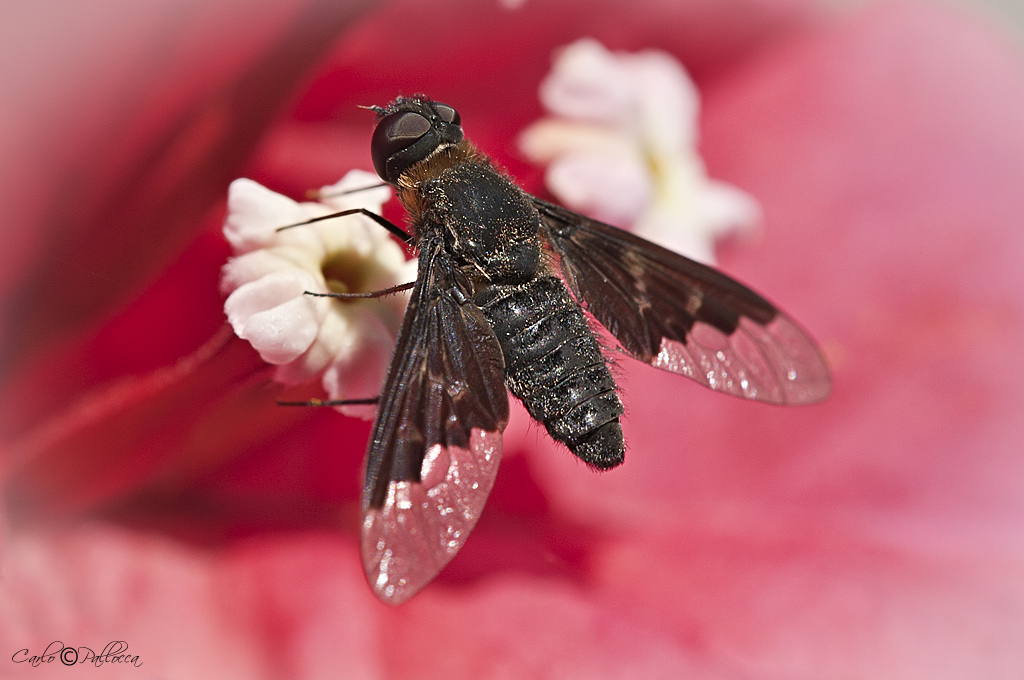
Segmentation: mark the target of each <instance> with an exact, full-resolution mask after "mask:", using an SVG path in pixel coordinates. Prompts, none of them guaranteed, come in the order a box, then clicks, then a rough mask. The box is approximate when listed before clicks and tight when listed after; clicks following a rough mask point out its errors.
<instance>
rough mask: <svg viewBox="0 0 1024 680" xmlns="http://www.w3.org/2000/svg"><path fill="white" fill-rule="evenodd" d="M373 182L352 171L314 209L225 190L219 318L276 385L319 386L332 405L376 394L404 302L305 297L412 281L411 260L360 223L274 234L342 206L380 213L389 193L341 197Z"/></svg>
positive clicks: (358, 411)
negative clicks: (271, 372)
mask: <svg viewBox="0 0 1024 680" xmlns="http://www.w3.org/2000/svg"><path fill="white" fill-rule="evenodd" d="M379 183H380V180H379V179H378V178H377V176H376V175H373V174H371V173H368V172H364V171H361V170H353V171H352V172H350V173H348V174H347V175H346V176H345V177H344V178H343V179H342V180H341V181H340V182H338V183H337V184H335V185H333V186H329V187H324V188H323V189H321V190H320V194H321V196H323V197H324V198H323V199H322V200H323V201H324V202H323V203H297V202H295V201H293V200H291V199H290V198H287V197H285V196H282V195H280V194H277V193H274V192H273V191H271V190H269V189H267V188H265V187H263V186H261V185H259V184H257V183H256V182H253V181H252V180H248V179H238V180H235V181H234V182H232V183H231V187H230V189H229V190H228V216H227V219H226V220H225V222H224V236H225V237H226V238H227V240H228V242H229V243H230V244H231V246H232V248H233V250H234V253H235V257H232V258H231V259H230V260H228V262H227V264H226V265H224V269H223V271H222V274H221V291H222V292H223V293H224V294H225V295H227V300H226V301H225V302H224V313H225V314H226V315H227V317H228V321H229V322H230V323H231V326H232V327H233V328H234V330H235V333H236V334H237V335H238V337H240V338H243V339H245V340H248V341H249V342H250V343H251V344H252V346H253V347H254V348H255V349H256V350H257V351H258V352H259V354H260V356H261V357H262V358H263V360H264V361H266V362H267V363H270V364H274V365H276V366H277V371H276V373H275V378H276V379H277V380H278V381H279V382H281V383H284V384H288V385H294V384H300V383H304V382H309V381H311V380H314V379H319V380H320V381H321V384H322V385H323V387H324V390H325V391H326V392H327V394H328V396H329V397H330V398H331V399H358V398H366V397H374V396H377V395H378V393H379V391H380V387H381V383H382V382H383V379H384V373H385V371H386V370H387V365H388V361H389V359H390V356H391V351H392V349H393V347H394V341H395V336H396V335H397V332H398V328H399V326H400V325H401V321H402V314H403V313H404V310H405V303H406V299H407V296H406V295H404V294H398V295H390V296H386V297H381V298H375V299H363V300H337V299H332V298H325V297H314V296H310V295H306V294H305V292H306V291H310V292H313V293H326V292H370V291H374V290H380V289H383V288H388V287H390V286H394V285H397V284H399V283H405V282H407V281H411V280H412V279H413V278H414V277H415V275H416V261H415V260H409V261H407V260H406V258H405V254H404V253H403V251H402V248H401V247H400V246H399V245H398V243H396V242H395V240H394V239H393V238H392V237H391V236H389V235H388V232H387V231H385V230H384V229H383V228H381V226H380V225H378V224H376V223H374V222H373V221H372V220H370V219H369V218H367V217H364V216H362V215H350V216H346V217H341V218H337V219H330V220H324V221H322V222H315V223H313V224H308V225H303V226H300V227H295V228H293V229H286V230H284V231H277V229H278V228H279V227H283V226H286V225H290V224H295V223H298V222H303V221H305V220H307V219H309V218H311V217H319V216H321V215H328V214H331V213H334V212H339V211H341V210H346V209H349V208H359V207H362V208H367V209H368V210H370V211H372V212H375V213H378V214H379V213H380V210H381V206H382V205H383V204H384V202H385V201H387V200H388V199H389V198H390V196H391V189H390V188H389V187H386V186H384V187H379V188H374V189H369V190H366V191H359V192H355V193H349V194H342V193H341V192H344V191H346V190H351V189H358V188H362V187H367V186H372V185H375V184H379ZM341 410H342V412H344V413H347V414H349V415H360V416H364V417H365V416H369V415H370V414H372V412H373V408H372V407H365V406H346V407H342V408H341Z"/></svg>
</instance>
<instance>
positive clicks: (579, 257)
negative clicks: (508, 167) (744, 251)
mask: <svg viewBox="0 0 1024 680" xmlns="http://www.w3.org/2000/svg"><path fill="white" fill-rule="evenodd" d="M533 201H534V205H535V206H536V207H537V210H538V211H539V212H540V215H541V220H542V221H543V223H544V225H545V226H546V227H547V229H548V232H549V233H548V234H547V237H548V239H549V240H550V242H551V245H552V247H553V248H554V249H555V251H556V252H557V253H558V254H559V256H560V257H561V267H562V273H563V275H564V276H565V278H566V280H567V282H568V284H569V287H570V288H571V289H572V291H573V293H575V294H576V296H577V298H578V299H580V300H582V301H583V302H584V303H585V304H586V307H587V310H588V311H589V312H590V313H591V314H593V315H594V317H595V318H597V320H598V321H600V322H601V323H602V324H603V325H604V326H605V328H607V329H608V330H609V331H610V332H611V334H612V335H614V336H615V338H616V339H617V340H618V341H619V343H621V345H622V347H623V349H625V350H626V351H627V352H629V354H631V355H633V356H634V357H636V358H637V359H639V360H640V361H644V362H647V363H649V364H651V365H652V366H654V367H656V368H661V369H664V370H667V371H672V372H673V373H679V374H681V375H685V376H687V377H689V378H693V379H694V380H697V381H698V382H702V383H704V384H705V385H707V386H709V387H711V388H712V389H715V390H719V391H721V392H726V393H728V394H733V395H736V396H738V397H743V398H745V399H755V400H758V401H765V402H769V403H773V404H810V403H814V402H817V401H821V400H822V399H824V398H825V397H826V396H828V393H829V389H830V381H829V371H828V367H827V366H826V365H825V361H824V359H823V358H822V356H821V354H820V353H819V352H818V349H817V347H816V345H815V343H814V341H813V340H811V338H810V337H809V336H808V335H807V333H806V332H805V331H804V330H803V329H801V328H800V327H799V326H798V325H797V324H796V322H794V321H793V320H792V319H790V318H789V317H787V316H786V315H785V314H783V313H782V312H781V311H779V310H778V309H777V308H776V307H775V306H774V305H772V304H771V303H770V302H768V301H767V300H765V299H764V298H763V297H761V296H760V295H758V294H757V293H755V292H754V291H752V290H750V289H749V288H747V287H746V286H744V285H742V284H740V283H738V282H736V281H734V280H733V279H731V278H729V277H728V276H725V275H724V274H722V273H720V272H718V271H716V270H714V269H711V268H710V267H706V266H704V265H702V264H700V263H698V262H694V261H693V260H690V259H688V258H686V257H683V256H682V255H679V254H677V253H674V252H672V251H670V250H666V249H665V248H662V247H661V246H658V245H655V244H653V243H651V242H650V241H646V240H644V239H642V238H640V237H638V236H635V235H633V234H630V233H629V232H626V231H623V230H621V229H617V228H615V227H612V226H610V225H607V224H604V223H602V222H598V221H596V220H592V219H590V218H587V217H584V216H583V215H579V214H577V213H574V212H572V211H570V210H566V209H565V208H562V207H561V206H557V205H554V204H552V203H548V202H546V201H542V200H540V199H538V198H534V199H533Z"/></svg>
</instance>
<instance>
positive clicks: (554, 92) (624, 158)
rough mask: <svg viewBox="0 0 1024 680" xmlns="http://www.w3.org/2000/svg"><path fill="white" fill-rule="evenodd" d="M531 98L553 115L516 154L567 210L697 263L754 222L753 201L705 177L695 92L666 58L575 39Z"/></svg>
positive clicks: (527, 136) (525, 137)
mask: <svg viewBox="0 0 1024 680" xmlns="http://www.w3.org/2000/svg"><path fill="white" fill-rule="evenodd" d="M540 99H541V103H542V104H543V105H544V107H545V108H546V109H547V110H548V111H549V112H551V114H553V116H552V117H551V118H546V119H543V120H541V121H538V122H537V123H535V124H533V125H532V126H530V127H529V128H527V129H526V130H525V131H524V132H523V134H522V136H521V138H520V148H521V149H522V151H523V153H524V154H525V155H526V156H527V157H528V158H529V159H530V160H532V161H534V162H537V163H547V164H549V165H548V168H547V171H546V175H545V181H546V184H547V187H548V189H549V190H550V191H551V192H552V194H554V195H555V196H556V197H557V198H558V199H559V200H560V201H562V202H563V203H564V204H565V205H566V206H568V207H570V208H572V209H574V210H578V211H580V212H583V213H586V214H588V215H590V216H592V217H594V218H596V219H600V220H602V221H605V222H610V223H612V224H616V225H619V226H630V227H631V229H632V231H634V232H635V233H637V234H638V235H640V236H643V237H644V238H646V239H649V240H651V241H654V242H655V243H658V244H660V245H663V246H665V247H666V248H670V249H672V250H675V251H676V252H679V253H682V254H684V255H686V256H688V257H691V258H694V259H697V260H700V261H703V262H713V261H714V240H715V238H716V237H717V236H719V235H721V234H723V233H724V232H726V231H729V230H730V229H736V228H749V227H752V226H755V225H756V224H758V223H759V221H760V209H759V208H758V205H757V203H756V202H755V201H754V199H753V198H752V197H750V196H749V195H748V194H746V193H745V192H743V191H741V190H740V189H737V188H735V187H733V186H731V185H728V184H725V183H723V182H717V181H715V180H712V179H710V178H708V176H707V172H706V171H705V168H704V163H703V161H702V160H701V157H700V155H699V154H698V152H697V133H698V125H697V124H698V113H699V107H700V101H699V97H698V93H697V90H696V88H695V87H694V85H693V82H692V81H691V80H690V78H689V76H688V75H687V74H686V71H685V70H684V69H683V67H682V66H681V65H680V64H679V62H678V61H677V60H676V59H675V58H674V57H672V56H671V55H669V54H667V53H665V52H661V51H658V50H645V51H642V52H637V53H635V54H629V53H623V52H616V53H612V52H610V51H608V50H607V49H606V48H605V47H604V46H603V45H601V43H599V42H597V41H596V40H594V39H592V38H584V39H582V40H578V41H576V42H574V43H572V44H571V45H568V46H567V47H565V48H563V49H562V50H561V51H560V53H559V54H558V56H557V58H556V59H555V63H554V66H553V68H552V71H551V73H550V74H549V75H548V76H547V77H546V78H545V79H544V81H543V82H542V83H541V86H540Z"/></svg>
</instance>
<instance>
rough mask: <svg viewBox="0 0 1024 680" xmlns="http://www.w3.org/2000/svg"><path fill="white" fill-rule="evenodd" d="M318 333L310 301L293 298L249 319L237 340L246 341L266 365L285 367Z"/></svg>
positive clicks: (307, 347) (317, 324)
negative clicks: (283, 365) (282, 365)
mask: <svg viewBox="0 0 1024 680" xmlns="http://www.w3.org/2000/svg"><path fill="white" fill-rule="evenodd" d="M319 332H320V321H319V319H317V313H316V310H315V309H314V307H313V305H312V304H311V302H310V300H309V299H308V298H305V297H298V298H293V299H291V300H289V301H287V302H285V303H283V304H280V305H278V306H276V307H273V308H272V309H268V310H266V311H264V312H258V313H256V314H252V315H250V316H249V317H248V318H247V319H246V320H245V323H244V325H243V327H242V329H241V331H240V332H239V331H238V330H237V327H236V333H238V337H240V338H242V339H244V340H248V341H249V342H250V343H251V344H252V346H253V348H254V349H255V350H256V351H257V352H259V353H260V357H262V359H263V360H264V361H266V362H267V363H268V364H285V363H288V362H290V361H295V360H296V359H297V358H299V356H300V355H302V354H303V353H304V352H305V351H306V350H307V349H309V347H310V345H312V344H313V341H314V340H316V337H317V334H318V333H319Z"/></svg>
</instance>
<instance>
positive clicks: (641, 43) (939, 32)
mask: <svg viewBox="0 0 1024 680" xmlns="http://www.w3.org/2000/svg"><path fill="white" fill-rule="evenodd" d="M508 4H510V3H506V4H505V5H503V4H501V3H499V2H471V1H470V0H452V1H451V2H442V1H440V0H437V1H436V2H429V1H423V0H420V1H417V0H396V1H395V2H391V3H370V2H348V3H345V2H341V3H339V2H337V1H331V2H328V1H327V0H281V1H277V2H241V1H240V0H215V1H214V2H206V3H201V4H186V3H180V2H171V1H166V2H163V3H158V2H142V3H127V2H113V1H109V0H107V1H104V2H93V3H71V2H65V3H58V4H55V5H46V6H44V5H42V4H29V3H16V4H9V5H7V6H5V7H4V8H3V9H0V64H2V66H0V78H2V81H0V92H2V94H0V129H2V130H3V131H4V132H3V134H2V135H0V178H2V180H3V181H2V182H0V192H2V193H0V205H2V206H4V209H5V210H6V215H5V217H4V219H3V222H2V224H0V302H2V305H3V307H2V308H0V446H2V450H0V453H2V455H3V458H2V462H0V471H2V474H3V482H4V499H5V505H4V510H3V512H4V521H3V524H2V532H3V534H2V536H0V677H12V678H21V677H53V678H58V677H59V678H63V677H67V676H68V674H69V673H73V672H75V671H72V670H70V669H68V668H65V667H64V666H62V665H61V663H60V660H59V659H58V660H56V661H53V662H51V663H44V664H42V665H40V666H39V667H29V664H28V663H22V664H18V663H15V660H16V658H20V657H17V656H16V655H17V653H18V652H19V650H22V649H27V650H29V652H30V653H31V654H37V653H41V652H42V650H43V649H44V648H45V647H46V646H47V644H49V643H51V642H53V641H55V640H59V641H62V643H63V644H65V645H67V646H75V647H78V646H86V647H90V648H92V649H94V650H99V649H101V648H103V647H104V645H106V644H107V643H108V642H111V641H113V640H123V641H125V642H127V644H128V646H129V650H130V651H131V652H132V653H133V654H138V655H139V659H140V661H141V662H142V665H141V666H138V667H135V666H131V665H128V666H124V665H104V666H103V667H102V669H103V670H102V671H97V672H101V673H103V674H104V675H103V676H102V677H116V678H120V677H124V678H129V677H130V678H139V677H146V678H205V677H210V678H213V677H216V678H231V677H238V678H317V677H325V678H338V677H344V678H350V677H351V678H391V677H395V678H397V677H424V678H431V677H438V678H441V677H444V678H462V677H465V678H488V677H515V678H519V677H537V678H542V677H552V678H556V677H557V678H566V677H583V678H604V677H607V678H618V677H629V678H636V677H642V678H658V677H665V678H683V677H685V678H701V679H704V678H716V679H717V678H723V679H732V678H773V679H774V678H807V679H820V678H871V679H878V678H928V679H929V680H933V679H936V678H951V679H953V678H956V679H960V678H986V679H987V678H1007V679H1009V678H1020V677H1024V483H1022V480H1024V454H1022V452H1024V445H1022V444H1024V436H1022V435H1024V427H1022V425H1024V418H1022V416H1021V411H1020V408H1021V405H1022V404H1024V358H1022V357H1024V354H1022V352H1021V350H1022V348H1024V269H1022V267H1021V266H1020V263H1021V261H1022V258H1024V230H1022V229H1021V220H1022V217H1021V216H1022V215H1024V191H1021V178H1022V177H1024V125H1022V124H1021V121H1022V120H1024V55H1022V53H1021V48H1020V42H1019V38H1017V37H1015V36H1019V35H1020V29H1019V28H1016V27H1015V26H1014V25H1012V24H1007V25H1000V24H999V23H998V22H996V21H994V20H993V18H992V17H994V16H996V15H995V14H989V15H986V14H985V12H986V11H988V10H975V9H972V8H966V9H965V8H963V7H955V6H946V5H940V4H938V3H931V2H911V1H906V2H887V3H882V4H878V5H866V6H861V3H853V2H837V3H830V4H829V5H828V6H823V5H819V4H816V3H812V2H809V1H808V2H805V1H803V0H686V1H684V2H672V3H669V2H657V1H652V2H641V3H635V2H634V3H616V2H612V1H611V0H557V1H553V2H546V3H541V2H534V1H533V0H526V1H525V2H524V3H518V4H517V6H516V7H509V6H507V5H508ZM1010 8H1011V10H1012V9H1013V6H1010ZM1008 16H1010V17H1011V18H1012V17H1013V16H1018V17H1019V12H1018V13H1017V14H1016V15H1012V14H1011V15H1008ZM986 17H987V18H986ZM585 35H592V36H594V37H597V38H598V39H600V40H601V41H603V42H604V43H605V44H606V45H608V46H609V47H610V48H613V49H628V50H637V49H642V48H645V47H658V48H661V49H664V50H667V51H669V52H671V53H672V54H674V55H675V56H677V57H678V58H679V59H680V60H681V61H682V62H683V63H684V64H685V65H686V67H687V68H688V69H689V70H690V71H691V73H692V75H693V77H694V78H695V80H696V82H697V84H698V86H699V87H700V90H701V94H702V97H703V100H704V113H703V128H702V140H703V142H702V152H703V154H704V157H705V160H706V162H707V165H708V169H709V172H710V174H711V176H713V177H715V178H719V179H723V180H726V181H728V182H731V183H733V184H735V185H737V186H739V187H742V188H743V189H745V190H747V191H749V192H750V193H751V194H753V195H754V196H755V197H756V198H757V199H758V200H759V201H760V203H761V205H762V207H763V209H764V213H765V225H764V230H763V234H762V235H761V237H760V238H759V239H757V240H755V241H743V240H737V241H729V242H725V243H722V244H721V246H720V248H719V260H720V264H721V267H722V268H723V269H724V270H725V271H726V272H728V273H730V274H732V275H734V276H736V277H738V278H740V279H741V280H743V281H745V282H747V283H749V284H751V285H752V286H754V287H755V288H756V289H758V290H759V291H762V292H764V293H765V294H766V295H767V296H768V297H770V298H771V299H772V300H774V301H776V302H778V303H779V304H780V305H781V306H783V307H784V308H785V309H786V310H788V311H789V312H790V313H791V314H792V315H793V316H794V317H795V318H797V319H799V320H800V321H801V323H803V324H804V325H805V326H806V327H807V328H809V329H810V331H811V332H812V333H813V334H814V335H815V336H816V337H817V338H818V339H819V340H820V342H821V344H822V347H823V349H824V351H825V353H826V355H827V357H828V358H829V360H830V362H831V364H832V366H833V369H834V379H835V388H834V393H833V396H832V398H831V399H830V400H829V401H828V402H826V403H824V404H821V405H818V406H814V407H808V408H802V409H776V408H771V407H766V406H763V405H758V404H749V403H745V402H741V401H738V400H733V399H731V398H729V397H725V396H722V395H716V394H712V393H711V392H709V391H707V390H704V389H702V388H700V387H699V386H696V385H694V384H690V383H688V382H687V381H685V380H682V379H680V378H678V377H676V376H672V375H668V374H663V373H659V372H657V371H654V370H653V369H650V368H647V367H644V366H640V365H637V364H635V363H633V362H630V361H628V360H627V359H623V360H621V361H619V369H618V370H619V373H620V376H621V384H622V387H623V390H624V401H625V402H626V407H627V417H626V420H625V425H624V428H625V432H626V436H627V440H628V444H629V449H628V451H627V461H626V463H625V465H624V466H622V467H621V468H620V469H617V470H615V471H612V472H609V473H606V474H601V475H597V474H595V473H592V472H591V471H590V470H588V469H586V468H585V467H584V466H582V465H581V464H579V463H578V462H577V461H575V460H574V459H572V457H571V456H570V455H569V454H567V453H566V452H565V451H564V450H558V449H557V448H556V447H555V446H554V445H553V444H551V442H550V441H548V440H547V439H546V437H545V436H544V435H543V433H542V432H540V431H539V430H538V428H537V427H536V426H535V425H533V424H531V423H530V422H529V420H528V418H526V416H525V415H524V414H523V413H522V411H521V410H518V411H517V412H516V414H515V415H514V417H513V421H512V423H511V424H510V426H509V429H508V431H507V432H506V438H505V450H506V453H505V456H506V457H505V460H504V462H503V465H502V469H501V472H500V473H499V476H498V480H497V483H496V485H495V490H494V492H493V494H492V497H491V500H490V503H489V504H488V507H487V509H486V511H485V513H484V515H483V517H482V519H481V521H480V524H479V526H478V528H477V529H476V531H475V532H474V535H473V536H472V537H471V538H470V539H469V542H468V544H467V546H466V548H465V550H464V551H463V552H462V553H461V554H460V555H459V556H458V557H456V559H455V560H454V561H453V562H452V564H451V565H450V566H449V568H448V569H447V570H446V571H445V572H444V573H442V575H441V576H440V577H439V579H438V580H437V581H436V582H435V583H434V584H432V585H431V586H430V587H428V588H427V589H426V590H425V591H424V592H423V593H422V594H421V595H419V596H417V597H416V598H415V599H414V600H412V601H411V602H410V603H409V604H407V605H404V606H402V607H400V608H397V609H390V608H387V607H386V606H384V605H382V604H380V603H379V602H378V601H377V600H376V599H375V598H374V597H373V595H372V594H371V593H370V591H369V589H368V588H367V587H366V584H365V583H364V579H363V575H362V569H361V566H360V561H359V555H358V542H357V541H358V539H357V514H358V506H357V498H358V486H359V471H360V465H361V459H362V455H363V451H364V448H365V440H366V435H367V431H368V424H367V423H364V422H362V421H356V420H350V419H347V418H344V417H342V416H340V415H338V414H336V413H326V412H315V413H314V412H312V410H310V411H301V412H296V411H294V410H287V411H286V412H285V410H282V409H280V408H277V407H276V406H275V405H274V403H273V402H274V399H275V398H277V397H279V396H280V394H281V392H280V390H279V389H277V388H274V387H273V386H272V385H271V384H270V383H269V382H268V379H267V375H266V371H265V369H264V367H263V366H262V365H261V364H260V362H259V361H258V357H256V356H255V354H254V353H253V352H252V351H251V350H249V348H248V347H247V346H245V345H244V344H243V343H241V342H240V341H237V340H235V339H233V338H231V337H228V336H226V335H223V334H222V330H221V329H222V327H223V322H224V319H223V312H222V309H221V305H222V300H221V298H220V295H219V293H218V292H217V280H218V274H219V267H220V266H221V264H222V263H223V261H224V259H225V258H226V257H227V254H228V249H227V246H226V245H225V243H224V242H223V239H222V237H221V236H220V232H219V227H220V221H221V220H222V219H223V211H224V206H223V202H224V197H225V192H226V186H227V184H228V182H229V181H230V180H231V179H233V178H234V177H238V176H243V175H244V176H249V177H252V178H254V179H256V180H258V181H260V182H263V183H264V184H266V185H268V186H270V187H271V188H273V189H275V190H277V191H281V192H283V193H287V194H289V195H291V196H294V197H300V196H301V195H302V192H303V191H304V190H306V189H307V188H309V187H315V186H320V185H323V184H326V183H330V182H333V181H335V180H336V179H337V178H339V177H340V176H341V175H342V174H343V173H344V172H346V171H347V170H349V169H351V168H354V167H360V168H368V167H369V158H368V156H369V154H368V142H369V133H370V131H371V127H372V121H371V120H370V118H369V117H368V114H367V113H366V112H365V111H363V110H361V109H359V108H357V105H366V104H382V103H385V102H386V101H388V100H389V99H391V98H393V97H394V96H395V95H396V94H399V93H403V94H411V93H414V92H419V91H423V92H427V93H429V94H430V95H431V96H432V97H434V98H436V99H438V100H441V101H444V102H447V103H450V104H452V105H454V106H455V107H456V108H458V109H459V111H460V113H461V115H462V118H463V121H464V123H465V128H466V131H467V134H468V136H470V138H472V139H473V140H474V141H475V142H476V143H477V144H478V145H479V146H481V147H482V148H483V149H484V150H485V151H487V152H488V153H490V154H491V155H492V156H493V157H494V158H495V159H496V160H497V161H498V162H499V163H500V164H502V165H503V166H504V167H506V168H507V169H508V170H509V172H510V173H511V174H512V175H513V176H515V177H516V178H518V179H519V180H520V181H521V183H522V185H523V186H524V188H526V189H527V190H528V191H531V192H535V193H539V194H541V195H543V187H542V184H541V180H542V170H541V169H540V168H537V167H534V166H531V165H529V164H527V163H526V162H525V161H524V160H523V159H522V158H521V157H520V156H519V155H518V153H517V151H516V146H515V137H516V134H517V133H518V132H519V131H520V130H521V129H522V128H523V127H524V126H526V125H528V124H529V123H530V122H532V121H534V120H535V119H536V118H537V117H538V116H540V115H541V109H540V105H539V103H538V102H537V98H536V88H537V84H538V82H539V80H540V78H541V77H542V76H543V75H544V73H545V72H546V71H547V68H548V66H549V64H550V57H551V51H552V50H553V49H554V48H556V47H558V46H560V45H564V44H566V43H568V42H571V41H572V40H574V39H576V38H578V37H581V36H585ZM386 214H388V215H389V216H391V217H392V218H394V219H400V218H401V213H400V211H399V210H397V209H395V210H391V211H389V212H387V213H386ZM182 360H184V361H182ZM12 657H15V658H14V659H12Z"/></svg>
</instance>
